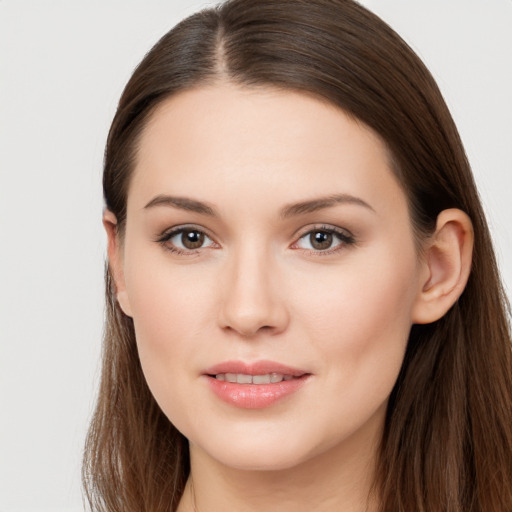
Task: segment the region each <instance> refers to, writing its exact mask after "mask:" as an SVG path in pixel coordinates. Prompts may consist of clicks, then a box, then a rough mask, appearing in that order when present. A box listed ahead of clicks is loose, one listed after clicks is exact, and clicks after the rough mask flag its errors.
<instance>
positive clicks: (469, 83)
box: [0, 0, 512, 512]
mask: <svg viewBox="0 0 512 512" xmlns="http://www.w3.org/2000/svg"><path fill="white" fill-rule="evenodd" d="M210 3H211V2H210ZM362 3H363V4H364V5H367V6H368V7H370V8H371V9H372V10H374V11H375V12H376V13H377V14H379V15H380V16H381V17H383V18H384V19H385V20H386V21H387V22H388V23H390V24H391V26H392V27H394V28H395V29H396V30H397V31H398V32H399V33H400V34H401V35H402V36H403V37H404V38H405V39H406V41H408V42H409V43H410V44H411V46H412V47H413V48H414V49H415V50H416V51H417V52H418V53H419V55H420V56H421V57H422V58H423V59H424V61H425V62H426V64H427V66H428V67H429V68H430V70H431V71H432V73H433V74H434V76H435V77H436V79H437V80H438V83H439V85H440V88H441V90H442V92H443V94H444V96H445V98H446V100H447V102H448V104H449V106H450V108H451V110H452V113H453V116H454V118H455V120H456V122H457V124H458V127H459V130H460V132H461V135H462V139H463V141H464V143H465V146H466V150H467V152H468V155H469V158H470V161H471V163H472V165H473V169H474V173H475V176H476V180H477V183H478V186H479V189H480V192H481V195H482V200H483V202H484V205H485V208H486V211H487V213H488V217H489V222H490V225H491V228H492V231H493V234H494V237H495V241H496V249H497V253H498V257H499V261H500V264H501V266H502V272H503V276H504V280H505V283H506V286H507V288H508V290H509V291H510V290H511V289H512V263H511V262H512V233H511V229H510V223H511V221H512V201H511V199H510V195H511V189H512V99H511V94H512V92H511V91H512V30H511V29H510V27H512V0H485V1H483V0H429V1H425V0H366V1H363V2H362ZM206 5H208V2H204V1H199V0H196V1H195V0H166V1H164V0H108V1H106V0H89V1H87V2H86V1H79V0H60V1H59V0H0V512H57V511H62V512H64V511H66V512H75V511H79V510H82V509H83V506H82V500H81V494H80V458H81V451H82V444H83V439H84V436H85V431H86V426H87V422H88V418H89V416H90V413H91V409H92V404H93V398H94V391H95V389H96V385H97V377H98V361H99V353H100V344H101V332H102V316H103V261H104V256H105V237H104V235H103V232H102V228H101V222H100V219H101V213H102V206H103V205H102V197H101V172H102V170H101V167H102V156H103V155H102V154H103V147H104V142H105V138H106V134H107V130H108V127H109V123H110V121H111V119H112V116H113V114H114V111H115V107H116V102H117V100H118V98H119V95H120V93H121V90H122V88H123V86H124V84H125V82H126V81H127V79H128V78H129V76H130V73H131V71H132V70H133V68H134V67H135V65H136V64H137V63H138V61H139V60H140V59H141V58H142V57H143V55H144V54H145V52H146V51H147V50H148V49H149V48H150V46H152V44H153V43H154V42H156V40H157V39H158V38H159V37H160V36H161V35H163V34H164V33H165V32H166V31H167V30H169V29H170V28H171V27H172V26H173V25H174V24H175V23H176V22H178V21H179V20H180V19H182V18H183V17H185V16H186V15H188V14H191V13H192V12H194V11H196V10H198V9H199V8H201V7H204V6H206ZM509 295H510V293H509Z"/></svg>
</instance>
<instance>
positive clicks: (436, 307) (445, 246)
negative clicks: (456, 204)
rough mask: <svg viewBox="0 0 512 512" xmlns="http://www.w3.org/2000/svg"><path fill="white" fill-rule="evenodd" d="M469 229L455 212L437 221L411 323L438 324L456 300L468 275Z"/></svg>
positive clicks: (467, 220) (465, 218) (445, 212)
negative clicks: (437, 321) (436, 322)
mask: <svg viewBox="0 0 512 512" xmlns="http://www.w3.org/2000/svg"><path fill="white" fill-rule="evenodd" d="M473 238H474V236H473V226H472V223H471V220H470V218H469V217H468V216H467V215H466V214H465V213H464V212H463V211H462V210H458V209H455V208H452V209H449V210H443V211H442V212H441V213H440V214H439V216H438V217H437V224H436V231H435V233H434V234H433V235H432V237H431V238H430V239H429V240H428V243H427V246H426V248H425V254H424V261H423V263H422V265H423V268H424V273H423V276H424V277H423V279H422V281H421V282H420V283H419V285H420V289H419V290H418V295H417V297H416V301H415V304H414V308H413V315H412V321H413V323H416V324H428V323H431V322H435V321H436V320H439V318H441V317H442V316H443V315H444V314H445V313H446V312H447V311H448V310H449V309H450V308H451V307H452V306H453V304H455V302H456V301H457V299H458V298H459V297H460V295H461V294H462V292H463V291H464V288H465V286H466V283H467V280H468V278H469V274H470V271H471V258H472V253H473Z"/></svg>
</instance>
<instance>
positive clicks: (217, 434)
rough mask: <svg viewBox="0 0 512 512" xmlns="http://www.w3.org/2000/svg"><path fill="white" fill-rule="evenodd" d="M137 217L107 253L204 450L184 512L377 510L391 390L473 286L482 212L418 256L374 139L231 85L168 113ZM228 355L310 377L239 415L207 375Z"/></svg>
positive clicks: (402, 201)
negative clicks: (413, 349) (420, 330)
mask: <svg viewBox="0 0 512 512" xmlns="http://www.w3.org/2000/svg"><path fill="white" fill-rule="evenodd" d="M127 212H128V213H127V224H126V231H125V236H124V238H123V240H120V239H119V238H118V237H117V236H116V219H115V217H114V216H113V215H112V213H110V212H108V211H107V212H105V217H104V224H105V227H106V230H107V234H108V237H109V258H110V262H111V265H112V268H113V270H114V278H115V281H116V288H117V294H118V300H119V303H120V304H121V307H122V308H123V310H124V312H125V313H126V314H127V315H130V316H131V317H132V318H133V320H134V325H135V332H136V337H137V344H138V348H139V354H140V358H141V363H142V367H143V370H144V373H145V376H146V379H147V381H148V384H149V387H150V389H151V391H152V393H153V394H154V396H155V398H156V400H157V402H158V403H159V405H160V407H161V408H162V410H163V411H164V413H165V414H166V415H167V416H168V418H169V420H170V421H172V422H173V423H174V425H176V427H177V428H178V429H179V430H180V431H181V432H182V433H183V434H184V435H185V436H186V437H187V438H188V439H189V441H190V452H191V479H190V480H189V482H188V484H187V490H186V492H185V494H184V496H183V499H182V501H181V503H180V506H179V509H178V510H179V512H189V511H190V512H194V509H195V512H220V511H222V512H224V511H225V510H237V511H244V512H251V511H256V510H257V511H261V510H266V511H276V512H277V511H279V512H292V511H293V512H302V511H304V512H306V511H311V510H315V512H327V511H329V512H330V511H332V510H343V511H345V512H372V511H373V510H377V508H376V506H377V504H378V497H375V496H373V497H369V496H370V489H371V484H372V477H373V468H374V465H375V461H376V454H377V450H378V443H379V441H380V439H381V436H382V431H383V426H384V417H385V412H386V406H387V402H388V397H389V394H390V392H391V390H392V388H393V385H394V383H395V381H396V378H397V375H398V372H399V370H400V367H401V364H402V360H403V356H404V352H405V347H406V344H407V338H408V333H409V331H410V328H411V326H412V324H414V323H428V322H432V321H434V320H436V319H438V318H440V317H441V316H442V315H443V314H444V313H445V312H446V311H447V310H448V309H449V308H450V307H451V305H453V303H454V302H455V301H456V300H457V298H458V296H459V295H460V293H461V292H462V290H463V288H464V285H465V283H466V280H467V276H468V273H469V267H470V262H471V247H472V230H471V223H470V221H469V219H468V218H467V216H466V215H465V214H464V213H463V212H461V211H459V210H446V211H444V212H442V214H441V215H440V217H439V219H438V226H437V230H436V233H435V234H434V235H433V236H432V237H431V238H430V239H428V240H425V241H423V242H422V243H423V248H424V252H423V253H422V255H421V256H420V254H419V253H418V250H417V241H416V240H415V237H414V234H413V230H412V225H411V221H410V217H409V211H408V206H407V200H406V196H405V193H404V191H403V190H402V188H401V186H400V184H399V183H398V181H397V180H396V178H395V176H394V174H393V173H392V171H391V169H390V165H389V159H388V153H387V149H386V147H385V145H384V144H383V142H382V141H381V140H380V138H379V137H378V136H377V135H375V133H374V132H373V131H372V130H370V129H369V128H367V127H365V126H364V125H362V124H361V123H358V122H356V121H354V120H353V119H351V118H350V117H348V116H347V115H345V114H344V113H343V112H341V111H340V110H338V109H336V108H334V107H333V106H331V105H328V104H326V103H325V102H322V101H319V100H318V99H315V98H312V97H310V96H307V95H304V94H299V93H295V92H285V91H277V90H273V89H241V88H239V87H237V86H234V85H232V84H226V83H219V84H217V85H214V86H209V87H203V88H198V89H194V90H190V91H186V92H184V93H180V94H178V95H176V96H174V97H172V98H171V99H169V100H167V101H166V102H164V103H163V104H162V105H161V106H160V107H159V109H157V111H156V112H155V114H154V115H153V117H152V119H151V120H150V122H149V124H148V126H147V127H146V129H145V131H144V133H143V136H142V139H141V142H140V149H139V153H138V159H137V164H136V168H135V172H134V176H133V178H132V182H131V184H130V190H129V196H128V210H127ZM225 361H238V362H239V363H240V364H243V365H251V364H252V363H257V362H261V361H272V362H274V363H279V364H281V365H286V366H287V367H291V368H293V369H300V371H301V372H303V374H301V376H300V377H294V378H300V379H303V382H301V386H300V387H299V388H298V389H297V390H296V391H294V392H291V393H289V394H287V395H286V396H284V397H283V398H280V399H279V400H275V401H272V400H271V401H268V400H267V401H266V398H265V397H263V398H262V397H261V396H260V397H259V398H258V400H259V401H258V404H259V405H258V407H252V406H247V404H246V405H245V406H241V405H240V402H237V401H236V400H235V399H233V398H232V397H231V398H230V397H229V396H228V398H227V399H220V398H219V396H217V395H216V394H215V393H213V392H212V389H213V388H212V383H213V384H218V382H217V383H215V382H214V381H216V380H219V379H220V378H221V377H222V379H224V376H221V377H218V378H217V377H216V376H215V375H213V376H212V375H208V374H207V373H208V372H207V369H208V368H212V367H213V366H215V365H218V364H220V363H223V362H225ZM237 364H238V363H237ZM248 371H249V370H248ZM253 373H255V374H256V373H257V372H253ZM261 389H263V388H261ZM255 393H256V395H257V393H258V392H257V391H256V392H255ZM261 394H262V393H260V395H261ZM192 483H193V486H192V485H191V484H192ZM194 502H195V503H194Z"/></svg>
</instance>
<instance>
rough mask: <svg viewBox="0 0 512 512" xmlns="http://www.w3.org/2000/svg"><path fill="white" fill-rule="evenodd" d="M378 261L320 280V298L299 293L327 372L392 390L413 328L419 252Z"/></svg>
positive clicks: (303, 317) (304, 324)
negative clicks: (417, 255)
mask: <svg viewBox="0 0 512 512" xmlns="http://www.w3.org/2000/svg"><path fill="white" fill-rule="evenodd" d="M378 256H379V257H378V258H377V257H376V258H372V259H371V260H370V259H368V260H365V258H358V260H357V262H355V263H354V264H348V263H347V265H346V266H345V267H340V268H337V269H332V271H331V275H330V276H328V278H326V279H324V280H322V281H321V282H322V283H323V286H320V287H318V284H319V281H318V280H315V284H316V287H317V290H316V291H315V293H309V294H304V293H301V292H300V290H296V293H295V296H297V297H300V309H301V313H300V314H298V315H297V317H298V318H299V323H300V324H301V326H300V328H301V329H302V330H305V331H307V332H308V333H309V338H310V339H312V340H314V342H315V344H316V345H317V347H318V350H319V352H321V353H322V354H323V356H324V363H325V365H326V367H328V368H330V369H331V371H333V372H337V374H338V375H340V376H345V377H340V378H343V379H345V378H350V379H351V380H352V382H361V385H364V383H365V382H371V383H375V382H377V381H380V382H381V384H383V385H384V384H386V385H387V386H388V387H389V384H391V385H393V384H394V381H395V380H396V376H397V374H398V371H399V370H400V367H401V364H402V360H403V356H404V352H405V348H406V344H407V339H408V335H409V332H410V328H411V311H412V306H413V303H414V299H415V287H414V283H415V276H416V271H417V269H416V258H415V254H414V251H411V252H410V254H409V255H407V257H404V254H403V253H402V254H398V253H397V252H395V251H392V250H391V251H390V250H387V251H383V252H382V253H381V254H380V255H378ZM332 274H336V275H332ZM313 284H314V283H313V282H312V283H311V286H313ZM308 288H309V286H308ZM311 289H312V288H310V290H311ZM332 361H336V363H337V364H336V365H333V364H332ZM340 368H341V370H342V371H339V370H340ZM347 376H349V377H347ZM374 387H375V386H374Z"/></svg>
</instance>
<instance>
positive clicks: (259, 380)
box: [215, 373, 294, 384]
mask: <svg viewBox="0 0 512 512" xmlns="http://www.w3.org/2000/svg"><path fill="white" fill-rule="evenodd" d="M215 378H216V379H217V380H220V381H226V382H233V383H237V384H275V383H277V382H282V381H283V380H286V381H288V380H292V379H293V378H294V377H293V376H292V375H283V374H282V373H266V374H264V375H247V374H246V373H218V374H217V375H215Z"/></svg>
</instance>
